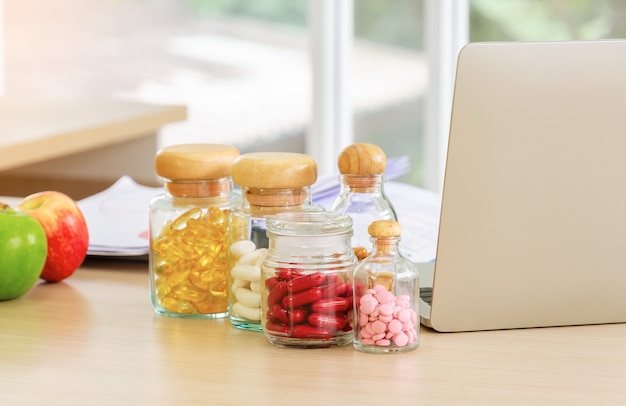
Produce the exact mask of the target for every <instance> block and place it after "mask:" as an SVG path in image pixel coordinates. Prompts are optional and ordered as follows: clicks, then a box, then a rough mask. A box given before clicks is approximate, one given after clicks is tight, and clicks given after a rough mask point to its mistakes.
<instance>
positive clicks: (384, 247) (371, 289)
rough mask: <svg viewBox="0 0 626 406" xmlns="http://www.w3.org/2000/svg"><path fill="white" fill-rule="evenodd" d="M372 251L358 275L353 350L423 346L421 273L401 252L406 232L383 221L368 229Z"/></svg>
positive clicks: (390, 350) (403, 349)
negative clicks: (403, 232)
mask: <svg viewBox="0 0 626 406" xmlns="http://www.w3.org/2000/svg"><path fill="white" fill-rule="evenodd" d="M368 231H369V234H370V235H371V236H372V242H373V247H372V252H371V253H370V255H369V256H368V257H367V258H366V259H364V260H363V261H361V262H360V263H359V264H358V265H357V267H356V268H355V270H354V292H355V293H354V308H355V309H356V311H355V313H354V326H355V328H354V347H355V348H356V349H357V350H359V351H363V352H370V353H397V352H406V351H410V350H414V349H415V348H417V347H418V345H419V273H418V270H417V267H416V266H415V264H414V263H413V262H411V261H410V260H408V259H407V258H405V257H403V256H402V255H401V254H400V251H399V250H398V244H399V242H400V234H401V233H402V227H401V226H400V224H399V223H398V222H396V221H392V220H378V221H375V222H373V223H372V224H371V225H370V227H368Z"/></svg>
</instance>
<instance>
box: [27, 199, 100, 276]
mask: <svg viewBox="0 0 626 406" xmlns="http://www.w3.org/2000/svg"><path fill="white" fill-rule="evenodd" d="M18 210H19V211H21V212H23V213H26V214H29V215H31V216H33V217H34V218H35V219H37V221H38V222H39V224H41V226H42V227H43V229H44V232H45V233H46V239H47V241H48V254H47V256H46V263H45V265H44V267H43V270H42V272H41V276H40V277H41V278H42V279H44V280H46V281H48V282H58V281H61V280H63V279H65V278H67V277H68V276H70V275H72V274H73V273H74V271H76V269H78V267H79V266H80V264H82V262H83V261H84V260H85V256H86V255H87V248H89V232H88V230H87V222H86V221H85V217H84V216H83V213H82V212H81V211H80V208H79V207H78V205H77V204H76V202H75V201H74V200H73V199H72V198H71V197H69V196H67V195H66V194H64V193H61V192H56V191H45V192H38V193H34V194H32V195H30V196H27V197H25V198H24V199H23V200H22V201H21V202H20V203H19V205H18Z"/></svg>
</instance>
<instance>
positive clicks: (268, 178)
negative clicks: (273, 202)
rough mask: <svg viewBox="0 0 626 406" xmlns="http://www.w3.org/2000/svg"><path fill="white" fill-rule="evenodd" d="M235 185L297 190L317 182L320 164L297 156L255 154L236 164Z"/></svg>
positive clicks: (296, 154) (242, 158) (252, 153)
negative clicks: (318, 165)
mask: <svg viewBox="0 0 626 406" xmlns="http://www.w3.org/2000/svg"><path fill="white" fill-rule="evenodd" d="M232 178H233V182H235V183H236V184H238V185H239V186H242V187H247V188H251V189H296V188H303V187H306V186H311V185H312V184H313V183H315V181H316V180H317V164H316V163H315V160H314V159H313V158H312V157H310V156H309V155H305V154H298V153H293V152H251V153H247V154H243V155H241V156H240V157H238V158H237V159H236V160H235V163H234V164H233V170H232Z"/></svg>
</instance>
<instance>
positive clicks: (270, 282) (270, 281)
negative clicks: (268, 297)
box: [265, 276, 278, 292]
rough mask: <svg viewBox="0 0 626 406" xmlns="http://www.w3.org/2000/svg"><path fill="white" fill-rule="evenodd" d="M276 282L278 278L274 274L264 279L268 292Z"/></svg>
mask: <svg viewBox="0 0 626 406" xmlns="http://www.w3.org/2000/svg"><path fill="white" fill-rule="evenodd" d="M277 283H278V278H277V277H275V276H272V277H271V278H267V279H266V280H265V287H266V288H267V290H268V292H269V291H270V290H272V289H273V288H274V286H276V284H277Z"/></svg>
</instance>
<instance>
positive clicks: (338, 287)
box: [320, 282, 348, 297]
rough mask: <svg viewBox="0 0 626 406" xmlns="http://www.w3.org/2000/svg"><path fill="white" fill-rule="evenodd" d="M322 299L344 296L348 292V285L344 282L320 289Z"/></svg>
mask: <svg viewBox="0 0 626 406" xmlns="http://www.w3.org/2000/svg"><path fill="white" fill-rule="evenodd" d="M320 288H321V289H322V297H336V296H342V295H344V294H345V293H346V292H347V291H348V284H347V283H344V282H334V283H330V284H326V285H324V286H321V287H320Z"/></svg>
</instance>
